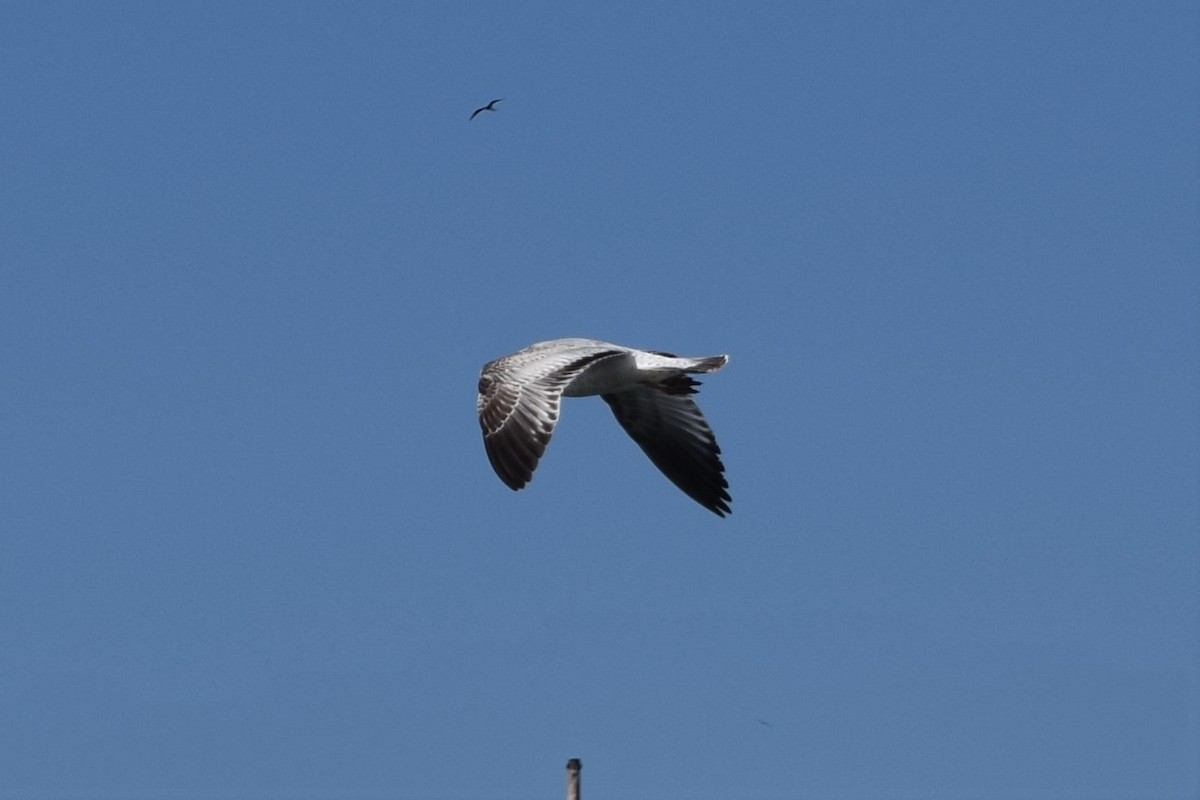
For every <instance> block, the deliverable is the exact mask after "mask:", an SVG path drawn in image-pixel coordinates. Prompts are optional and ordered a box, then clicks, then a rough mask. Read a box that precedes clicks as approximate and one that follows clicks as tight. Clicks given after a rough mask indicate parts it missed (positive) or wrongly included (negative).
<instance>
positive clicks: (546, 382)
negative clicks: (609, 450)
mask: <svg viewBox="0 0 1200 800" xmlns="http://www.w3.org/2000/svg"><path fill="white" fill-rule="evenodd" d="M728 360H729V358H728V356H711V357H708V358H680V357H678V356H673V355H671V354H669V353H659V352H653V351H648V350H636V349H634V348H632V347H624V346H622V345H619V344H610V343H608V342H600V341H596V340H594V339H555V340H553V341H549V342H538V343H537V344H533V345H530V346H529V347H526V348H525V349H524V350H521V351H519V352H516V353H513V354H512V355H509V356H504V357H503V358H498V359H496V360H495V361H489V362H488V363H487V364H485V365H484V367H483V371H482V372H481V373H480V374H479V397H478V399H477V400H476V409H477V410H478V412H479V424H480V426H481V427H482V428H483V442H484V446H485V447H486V449H487V454H488V460H489V461H491V463H492V468H493V469H495V470H496V474H497V475H498V476H500V480H502V481H504V483H505V484H506V485H507V486H508V487H509V488H511V489H513V490H517V489H521V488H523V487H524V486H525V484H526V483H528V482H529V481H530V479H532V477H533V471H534V469H536V468H537V463H538V460H539V459H540V458H541V457H542V453H544V452H545V450H546V445H547V444H548V443H549V441H550V436H551V434H553V433H554V426H555V425H556V424H557V423H558V415H559V405H560V401H561V398H562V397H564V396H566V397H586V396H590V395H597V394H598V395H600V397H601V398H602V399H603V400H604V401H605V402H606V403H608V405H609V406H610V407H611V408H612V410H613V414H615V415H616V417H617V422H619V423H620V424H621V427H622V428H624V429H625V431H626V433H628V434H629V435H630V436H631V437H632V438H633V440H634V441H635V442H637V444H638V446H639V447H641V448H642V450H643V451H644V452H645V453H646V455H647V456H649V457H650V460H651V461H653V462H654V465H655V466H656V467H658V468H659V469H660V470H661V471H662V473H663V474H664V475H666V476H667V478H669V479H670V480H671V482H672V483H674V484H675V485H676V486H678V487H679V488H680V489H682V490H683V491H684V492H685V493H686V494H687V495H688V496H689V497H691V498H692V499H693V500H695V501H696V502H698V503H700V505H702V506H704V507H705V508H707V509H708V510H709V511H712V512H713V513H714V514H717V515H718V516H724V515H725V514H728V513H729V502H730V500H731V498H730V496H729V492H728V488H729V484H728V483H727V482H726V480H725V465H724V464H722V463H721V455H720V454H721V448H720V447H718V446H717V440H716V437H715V436H713V432H712V429H711V428H709V426H708V422H707V421H705V419H704V415H703V414H701V413H700V409H699V408H698V407H697V406H696V404H695V402H694V401H693V400H692V398H691V395H693V394H695V393H696V389H695V387H696V386H698V385H699V383H698V382H697V381H696V380H694V379H692V378H690V377H688V374H689V373H692V374H695V373H704V372H715V371H716V370H718V369H720V368H721V367H723V366H725V364H726V362H727V361H728Z"/></svg>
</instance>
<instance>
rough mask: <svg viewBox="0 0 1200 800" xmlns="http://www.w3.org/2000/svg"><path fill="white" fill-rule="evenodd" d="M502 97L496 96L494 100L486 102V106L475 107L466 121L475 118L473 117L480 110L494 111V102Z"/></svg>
mask: <svg viewBox="0 0 1200 800" xmlns="http://www.w3.org/2000/svg"><path fill="white" fill-rule="evenodd" d="M503 99H504V98H503V97H497V98H496V99H495V100H493V101H492V102H490V103H488V104H487V105H486V106H480V107H479V108H477V109H475V110H474V111H472V112H471V116H470V117H469V118H468V119H467V122H470V121H471V120H473V119H475V117H477V116H479V113H480V112H481V111H495V110H496V103H499V102H500V101H501V100H503Z"/></svg>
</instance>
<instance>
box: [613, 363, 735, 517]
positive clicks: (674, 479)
mask: <svg viewBox="0 0 1200 800" xmlns="http://www.w3.org/2000/svg"><path fill="white" fill-rule="evenodd" d="M696 386H699V382H697V381H695V380H693V379H692V378H689V377H687V376H686V375H679V376H676V377H673V378H670V379H669V380H665V381H662V382H660V383H656V384H645V385H644V386H640V387H638V388H637V389H630V390H628V391H624V392H614V393H612V394H605V395H601V397H603V398H604V401H605V402H606V403H608V405H609V406H610V407H611V408H612V411H613V414H614V415H615V416H616V418H617V422H619V423H621V427H622V428H624V429H625V432H626V433H628V434H629V435H630V436H631V437H632V438H633V440H634V441H635V442H637V444H638V446H639V447H641V448H642V451H643V452H644V453H645V454H646V455H647V456H649V457H650V460H651V461H652V462H653V463H654V466H656V467H658V468H659V470H661V471H662V473H663V474H664V475H666V476H667V478H668V479H670V481H671V483H673V484H675V485H676V486H678V487H679V488H680V489H682V490H683V492H684V494H686V495H687V496H688V497H690V498H692V499H693V500H695V501H696V502H697V503H699V504H700V505H702V506H704V507H705V508H707V509H708V510H709V511H711V512H713V513H714V514H716V515H717V516H720V517H723V516H725V515H726V514H729V513H731V512H730V509H729V503H730V502H731V501H732V500H733V498H732V497H730V496H729V492H728V489H729V483H728V482H727V481H726V480H725V465H724V464H723V463H721V448H720V447H719V446H718V445H717V438H716V436H714V435H713V432H712V428H710V427H709V426H708V422H707V421H706V420H705V419H704V415H703V414H701V413H700V409H699V407H697V405H696V403H695V402H694V401H693V400H692V398H691V397H690V395H693V394H695V393H696V389H695V387H696Z"/></svg>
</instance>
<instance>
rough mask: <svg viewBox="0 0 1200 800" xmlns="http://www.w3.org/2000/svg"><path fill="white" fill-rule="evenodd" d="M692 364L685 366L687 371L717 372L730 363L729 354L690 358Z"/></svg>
mask: <svg viewBox="0 0 1200 800" xmlns="http://www.w3.org/2000/svg"><path fill="white" fill-rule="evenodd" d="M688 360H689V361H691V362H692V364H691V365H690V366H688V367H685V368H684V371H685V372H716V371H717V370H719V369H720V368H721V367H723V366H725V365H726V364H728V363H729V356H709V357H708V358H691V359H688Z"/></svg>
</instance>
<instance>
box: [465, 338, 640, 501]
mask: <svg viewBox="0 0 1200 800" xmlns="http://www.w3.org/2000/svg"><path fill="white" fill-rule="evenodd" d="M621 356H626V353H624V352H622V351H617V350H609V349H602V348H596V349H594V350H593V351H591V352H586V351H585V352H582V353H581V351H580V350H579V349H578V348H576V349H574V350H572V351H571V352H568V353H562V354H557V355H554V354H551V355H531V354H528V353H525V352H522V353H516V354H514V355H511V356H506V357H504V358H501V359H497V360H496V361H492V362H489V363H488V364H487V365H485V366H484V368H483V372H482V373H480V375H479V398H478V400H477V401H476V407H477V409H478V411H479V425H480V427H481V428H483V444H484V447H485V448H486V449H487V455H488V461H490V462H491V463H492V469H494V470H495V471H496V474H497V475H498V476H500V480H502V481H504V483H505V485H507V486H508V487H509V488H510V489H513V490H517V489H521V488H522V487H524V486H525V484H527V483H529V481H530V479H531V478H533V471H534V470H535V469H537V464H538V460H539V459H540V458H541V457H542V454H543V453H544V452H546V445H547V444H548V443H549V442H550V435H551V434H553V433H554V426H555V425H556V424H557V423H558V408H559V404H560V403H561V401H562V393H563V390H564V389H565V388H566V387H567V385H568V384H570V383H571V381H573V380H574V379H575V378H576V377H577V376H578V375H579V374H580V373H581V372H583V371H584V370H585V369H587V368H588V367H590V366H591V365H592V364H595V363H596V362H598V361H601V360H603V359H606V358H614V357H621Z"/></svg>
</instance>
